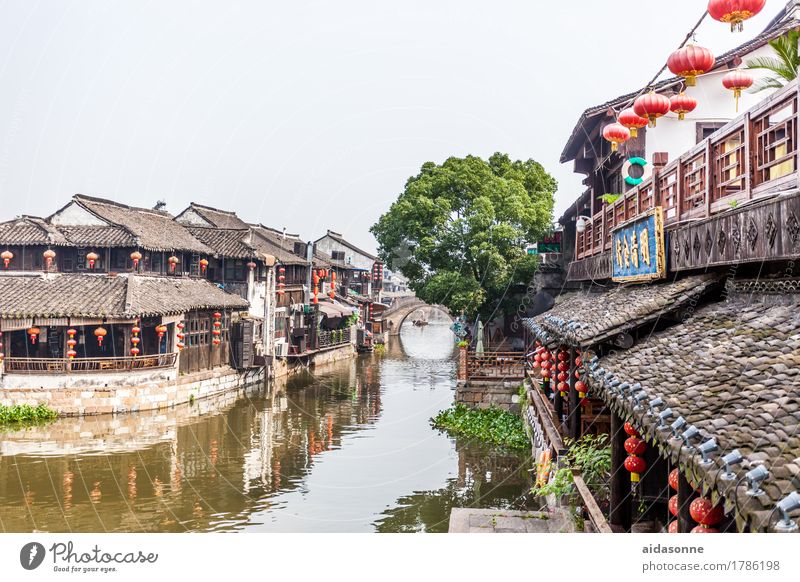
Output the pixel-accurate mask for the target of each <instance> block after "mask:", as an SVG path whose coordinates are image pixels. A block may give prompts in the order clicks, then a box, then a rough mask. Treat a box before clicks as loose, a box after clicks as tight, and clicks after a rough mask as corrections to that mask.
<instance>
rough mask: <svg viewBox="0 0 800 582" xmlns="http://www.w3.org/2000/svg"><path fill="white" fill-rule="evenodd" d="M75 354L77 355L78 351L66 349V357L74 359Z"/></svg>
mask: <svg viewBox="0 0 800 582" xmlns="http://www.w3.org/2000/svg"><path fill="white" fill-rule="evenodd" d="M77 355H78V352H76V351H75V350H67V357H68V358H69V359H70V360H74V359H75V357H76V356H77Z"/></svg>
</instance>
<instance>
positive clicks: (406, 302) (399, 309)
mask: <svg viewBox="0 0 800 582" xmlns="http://www.w3.org/2000/svg"><path fill="white" fill-rule="evenodd" d="M431 310H436V311H440V312H441V313H444V314H445V315H446V316H447V317H449V318H450V319H453V316H452V315H450V310H449V309H447V307H445V306H444V305H429V304H428V303H425V302H424V301H422V300H421V299H418V298H417V297H400V298H398V299H395V301H394V303H392V305H391V306H390V307H389V308H388V309H387V310H386V311H384V312H383V316H382V317H383V321H384V329H386V330H388V331H389V335H400V328H401V327H403V323H404V322H405V320H406V319H407V318H408V316H409V315H411V314H412V313H415V312H418V311H421V312H424V313H425V314H426V315H427V312H429V311H431Z"/></svg>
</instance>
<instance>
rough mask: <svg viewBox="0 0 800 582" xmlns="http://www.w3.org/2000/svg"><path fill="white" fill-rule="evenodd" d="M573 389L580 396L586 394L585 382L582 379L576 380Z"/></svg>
mask: <svg viewBox="0 0 800 582" xmlns="http://www.w3.org/2000/svg"><path fill="white" fill-rule="evenodd" d="M575 390H577V391H578V396H579V397H580V398H583V397H585V396H586V384H585V383H584V382H583V381H581V380H578V381H577V382H575Z"/></svg>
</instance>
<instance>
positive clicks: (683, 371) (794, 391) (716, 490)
mask: <svg viewBox="0 0 800 582" xmlns="http://www.w3.org/2000/svg"><path fill="white" fill-rule="evenodd" d="M796 299H797V300H796V301H795V302H794V305H791V304H787V305H780V304H777V305H776V304H767V303H760V302H755V301H747V300H745V299H742V298H736V299H731V300H730V301H729V302H726V303H721V304H714V305H709V306H707V307H704V308H702V309H700V310H699V311H698V312H697V313H696V314H695V315H694V317H692V319H690V320H689V321H687V322H686V323H682V324H680V325H677V326H675V327H672V328H670V329H668V330H666V331H664V332H661V333H658V334H655V335H654V336H652V337H650V338H648V339H647V340H646V341H643V342H642V343H641V344H639V345H637V346H635V347H633V348H632V349H630V350H628V351H624V352H618V353H615V354H612V355H610V356H608V357H606V358H603V359H602V360H600V362H599V364H600V368H602V369H604V370H606V372H607V373H610V374H614V375H615V377H616V379H619V380H620V381H622V382H629V383H631V384H634V383H637V382H638V383H640V384H641V386H642V388H643V389H644V391H645V392H646V393H647V395H648V397H649V398H650V399H652V398H655V397H661V398H662V399H663V400H664V402H665V406H667V407H670V408H671V409H672V410H673V412H674V414H675V418H677V416H679V415H680V416H683V417H684V418H685V419H686V421H687V423H688V424H687V426H688V425H692V424H694V425H695V426H696V427H697V428H698V429H700V430H701V433H702V435H703V439H702V440H705V439H707V438H711V437H713V438H715V439H716V440H717V443H718V444H719V446H720V453H721V454H722V455H724V454H727V453H729V452H731V451H732V450H733V449H739V451H740V452H741V453H742V455H743V456H744V457H745V463H744V464H743V465H742V466H741V467H739V468H737V469H736V470H735V472H736V479H735V480H733V481H724V480H721V479H719V476H720V469H721V463H720V461H719V458H720V456H721V454H719V453H715V454H714V455H713V460H714V462H713V464H712V465H711V466H708V467H704V466H702V465H701V464H700V463H699V460H700V455H699V454H697V452H696V451H695V450H689V449H686V448H684V449H681V448H680V446H679V443H680V441H678V440H676V439H672V438H671V435H670V433H669V431H663V430H658V429H657V428H656V427H655V426H654V424H655V423H654V419H653V417H652V416H646V415H644V414H643V412H632V409H631V406H630V404H629V403H628V401H627V400H625V399H622V398H620V397H618V396H616V395H615V394H614V393H612V392H610V391H609V390H608V388H607V385H606V383H605V382H608V380H607V379H606V380H605V381H601V375H600V374H599V370H600V368H598V370H597V371H595V372H594V374H595V375H594V377H593V378H591V379H590V384H591V385H592V386H593V391H594V390H596V391H597V393H598V394H599V395H600V396H601V397H603V398H604V399H605V400H606V402H607V403H609V404H610V405H611V406H612V408H614V409H615V410H617V411H618V412H619V413H620V414H621V416H623V417H625V418H628V419H629V418H631V416H633V419H634V424H635V425H637V427H638V428H640V429H641V430H643V431H644V434H645V435H646V437H647V439H648V440H649V441H651V442H652V443H655V444H657V445H658V447H659V448H660V449H661V451H662V453H663V454H665V455H667V456H669V457H671V458H672V460H673V462H680V465H681V467H682V468H683V469H684V470H685V472H686V473H687V475H688V476H689V479H690V481H691V482H692V483H693V484H695V485H698V484H702V486H703V489H704V493H705V494H707V495H711V496H712V498H713V500H714V501H716V499H717V498H718V496H719V495H720V494H722V495H723V496H724V497H725V499H726V502H727V508H728V509H732V508H734V507H736V508H738V511H737V513H738V520H739V521H738V526H739V528H740V529H741V528H743V527H744V525H745V523H749V525H750V527H751V528H752V529H755V530H765V529H769V528H770V527H771V525H774V523H775V520H776V519H777V517H776V516H775V515H774V512H773V509H774V506H775V503H776V502H777V501H779V500H780V499H782V498H783V497H784V496H786V495H787V494H788V493H790V492H791V491H795V490H800V310H798V305H797V304H798V302H800V297H796ZM606 378H608V376H606ZM645 408H646V407H645ZM760 463H763V464H764V465H765V466H766V467H767V469H769V471H770V474H771V476H770V477H769V478H768V479H767V480H766V482H765V483H764V485H763V488H764V490H765V492H766V494H765V495H763V496H760V497H749V496H747V495H746V494H745V490H746V488H747V487H746V484H745V483H743V477H744V473H745V472H746V471H748V470H750V469H752V468H754V467H755V466H756V465H757V464H760Z"/></svg>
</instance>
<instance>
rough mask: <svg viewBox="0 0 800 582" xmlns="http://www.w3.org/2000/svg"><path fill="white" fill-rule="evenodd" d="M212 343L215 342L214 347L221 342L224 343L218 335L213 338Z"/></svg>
mask: <svg viewBox="0 0 800 582" xmlns="http://www.w3.org/2000/svg"><path fill="white" fill-rule="evenodd" d="M211 343H213V344H214V347H216V346H218V345H219V344H221V343H222V341H221V340H220V339H219V338H216V337H215V338H214V339H213V340H211Z"/></svg>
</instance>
